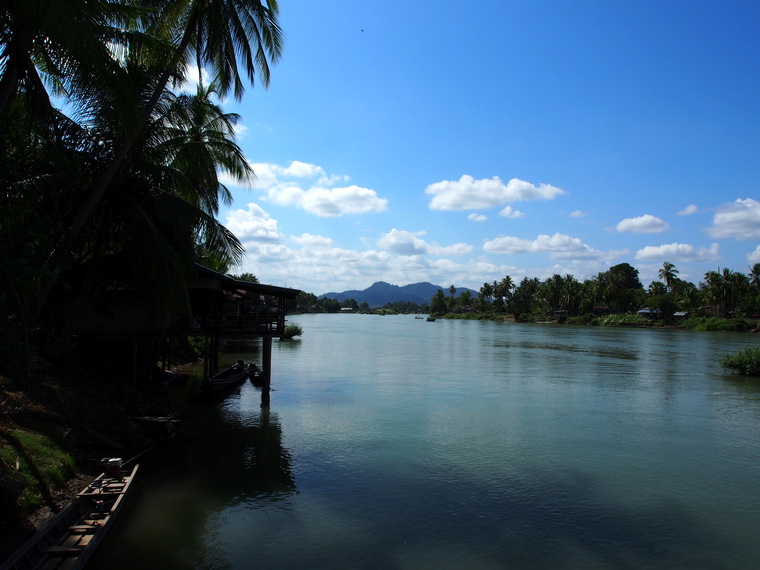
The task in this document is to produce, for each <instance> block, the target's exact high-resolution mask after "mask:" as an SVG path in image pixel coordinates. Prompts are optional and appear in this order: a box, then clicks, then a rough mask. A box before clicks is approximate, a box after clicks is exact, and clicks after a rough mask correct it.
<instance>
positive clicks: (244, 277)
mask: <svg viewBox="0 0 760 570" xmlns="http://www.w3.org/2000/svg"><path fill="white" fill-rule="evenodd" d="M232 277H233V278H234V279H237V280H238V281H248V282H249V283H258V282H259V278H258V277H256V276H255V275H254V274H253V273H241V274H240V275H233V276H232Z"/></svg>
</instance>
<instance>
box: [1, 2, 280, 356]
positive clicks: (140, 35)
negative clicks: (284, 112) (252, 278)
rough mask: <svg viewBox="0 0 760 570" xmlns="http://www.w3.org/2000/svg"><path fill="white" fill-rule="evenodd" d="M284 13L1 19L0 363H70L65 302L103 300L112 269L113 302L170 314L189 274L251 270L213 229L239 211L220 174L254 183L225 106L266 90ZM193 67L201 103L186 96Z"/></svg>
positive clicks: (55, 11)
mask: <svg viewBox="0 0 760 570" xmlns="http://www.w3.org/2000/svg"><path fill="white" fill-rule="evenodd" d="M278 12H279V10H278V4H277V1H276V0H266V1H263V0H150V1H147V0H109V1H106V2H93V1H91V0H67V1H65V2H63V1H61V0H34V1H27V0H9V1H7V2H3V3H2V7H0V14H1V15H2V18H1V19H0V73H2V76H0V189H1V190H0V191H1V192H2V199H0V237H1V239H0V259H1V260H2V263H0V327H2V328H1V329H0V346H2V347H3V348H2V349H0V352H2V353H1V354H0V356H2V357H4V358H16V359H17V356H16V355H17V354H19V353H23V354H25V356H26V357H28V356H29V351H30V350H31V347H33V346H35V347H36V346H42V345H44V346H46V347H48V348H51V347H54V346H58V347H59V348H58V353H59V354H62V353H63V349H64V347H65V346H66V341H67V336H66V332H67V325H66V322H65V321H62V320H61V318H60V315H58V314H57V307H58V306H59V305H60V303H61V298H62V297H64V296H68V297H70V296H71V295H72V294H75V295H78V296H79V299H80V302H84V301H86V300H87V299H93V298H97V296H98V291H99V290H101V289H102V288H103V287H109V286H111V287H113V286H114V284H113V282H112V280H113V277H112V275H113V274H114V272H113V271H108V269H109V268H111V267H112V266H114V265H116V266H117V267H118V268H119V275H120V277H119V279H120V283H119V284H118V286H120V287H127V288H136V289H140V290H141V291H144V292H146V293H147V294H148V295H149V296H150V299H151V303H152V306H153V308H155V309H160V310H165V311H171V312H174V314H177V313H182V312H183V311H186V310H187V308H188V306H189V300H188V293H187V283H188V280H189V279H190V278H192V275H193V270H194V264H195V263H196V262H199V263H201V264H203V265H206V266H208V267H211V268H212V269H215V270H219V271H222V272H226V271H227V270H228V269H229V268H230V267H232V266H234V265H236V264H237V263H238V262H240V261H241V260H242V255H243V246H242V245H241V243H240V242H239V240H238V239H237V238H236V237H235V236H234V235H233V234H232V233H231V232H230V231H229V230H227V228H225V227H224V226H223V225H222V224H221V223H220V222H219V221H218V220H217V219H216V218H215V216H216V214H217V213H218V211H219V207H220V204H223V203H230V201H231V194H230V192H229V190H228V189H227V188H226V187H225V186H224V184H223V182H222V179H221V177H220V175H219V173H220V172H225V173H227V174H228V175H230V176H231V177H232V178H233V179H235V180H236V181H237V183H239V184H241V185H246V184H248V183H249V182H250V181H251V180H252V178H253V175H254V173H253V172H252V170H251V167H250V165H249V163H248V161H247V159H246V157H245V156H244V155H243V152H242V151H241V149H240V148H239V147H238V145H237V143H236V142H235V125H236V123H237V122H238V120H239V117H238V116H237V115H235V114H232V113H228V112H225V110H224V109H223V108H222V106H221V105H220V103H219V101H222V100H224V98H225V97H228V96H234V97H235V98H236V99H240V98H241V97H242V95H243V93H244V91H245V87H246V85H251V86H252V85H254V83H255V82H256V83H260V84H262V85H263V86H264V87H266V86H268V84H269V81H270V66H271V65H272V64H273V63H275V62H276V61H277V60H278V59H279V58H280V55H281V50H282V44H283V34H282V32H281V30H280V27H279V24H278ZM191 67H197V69H198V74H199V76H198V78H197V79H198V83H197V88H196V89H195V90H194V92H192V93H184V92H178V89H177V88H178V87H179V86H181V85H183V84H184V83H185V81H186V80H187V79H189V77H188V73H189V71H188V70H189V69H190V68H191ZM106 275H107V276H108V278H106V277H105V276H106ZM109 280H110V281H109ZM19 348H23V350H18V349H19Z"/></svg>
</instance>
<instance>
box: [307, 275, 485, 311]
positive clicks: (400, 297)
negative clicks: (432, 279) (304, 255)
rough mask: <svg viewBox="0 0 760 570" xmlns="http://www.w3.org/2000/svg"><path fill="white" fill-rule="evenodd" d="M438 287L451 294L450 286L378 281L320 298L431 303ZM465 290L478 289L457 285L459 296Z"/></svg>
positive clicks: (379, 304) (371, 303) (378, 304)
mask: <svg viewBox="0 0 760 570" xmlns="http://www.w3.org/2000/svg"><path fill="white" fill-rule="evenodd" d="M438 289H441V290H443V292H444V293H445V294H446V296H447V297H448V296H449V288H448V287H439V286H438V285H433V284H432V283H427V282H425V283H411V284H410V285H404V286H403V287H400V286H398V285H391V284H390V283H386V282H385V281H378V282H377V283H373V284H372V285H370V286H369V287H367V288H366V289H364V290H363V291H357V290H352V291H343V292H342V293H325V294H324V295H320V296H319V298H320V299H323V298H325V297H326V298H328V299H335V300H337V301H341V302H343V301H345V300H346V299H354V300H355V301H356V302H357V303H359V304H361V303H367V304H368V305H369V306H370V307H382V306H383V305H385V304H386V303H395V302H397V301H407V302H410V303H417V304H418V305H429V304H430V299H432V298H433V295H435V294H436V293H437V292H438ZM464 291H469V292H470V294H472V295H473V296H477V292H476V291H473V290H472V289H467V288H466V287H457V293H456V294H457V296H459V295H460V294H461V293H463V292H464Z"/></svg>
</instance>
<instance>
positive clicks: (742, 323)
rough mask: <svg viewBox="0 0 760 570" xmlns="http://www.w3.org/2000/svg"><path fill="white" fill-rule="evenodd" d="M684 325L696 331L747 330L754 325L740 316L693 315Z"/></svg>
mask: <svg viewBox="0 0 760 570" xmlns="http://www.w3.org/2000/svg"><path fill="white" fill-rule="evenodd" d="M683 327H684V328H687V329H692V330H695V331H716V332H747V331H748V330H750V329H751V328H752V325H751V324H750V322H749V321H748V320H746V319H740V318H735V319H719V318H716V317H692V318H690V319H687V320H686V321H684V323H683Z"/></svg>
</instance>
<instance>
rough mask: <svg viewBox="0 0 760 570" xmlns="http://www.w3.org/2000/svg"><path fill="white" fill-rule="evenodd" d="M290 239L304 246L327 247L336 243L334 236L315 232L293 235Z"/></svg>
mask: <svg viewBox="0 0 760 570" xmlns="http://www.w3.org/2000/svg"><path fill="white" fill-rule="evenodd" d="M290 239H291V240H293V242H295V243H297V244H298V245H301V246H303V247H316V248H325V247H333V245H334V243H335V242H333V240H332V238H329V237H325V236H315V235H313V234H301V235H300V236H293V237H291V238H290Z"/></svg>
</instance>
